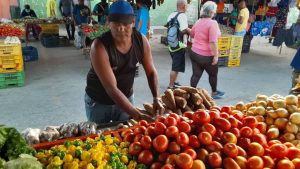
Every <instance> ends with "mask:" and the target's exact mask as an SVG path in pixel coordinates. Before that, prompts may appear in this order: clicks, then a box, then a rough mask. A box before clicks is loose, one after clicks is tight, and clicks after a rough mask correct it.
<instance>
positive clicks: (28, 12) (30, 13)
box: [20, 4, 41, 40]
mask: <svg viewBox="0 0 300 169" xmlns="http://www.w3.org/2000/svg"><path fill="white" fill-rule="evenodd" d="M20 17H21V18H25V19H26V18H28V19H29V18H37V16H36V14H35V12H34V10H32V9H30V6H29V5H28V4H26V5H24V10H23V11H22V13H21V16H20ZM30 30H32V34H33V36H34V38H35V39H36V40H38V39H39V34H40V30H41V29H40V27H39V26H38V25H37V24H26V28H25V31H26V40H29V33H30Z"/></svg>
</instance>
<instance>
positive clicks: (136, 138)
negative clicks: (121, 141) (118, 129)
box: [133, 134, 143, 142]
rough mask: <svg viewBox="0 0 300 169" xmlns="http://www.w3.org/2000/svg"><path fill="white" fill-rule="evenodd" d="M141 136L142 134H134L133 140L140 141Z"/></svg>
mask: <svg viewBox="0 0 300 169" xmlns="http://www.w3.org/2000/svg"><path fill="white" fill-rule="evenodd" d="M142 137H143V135H142V134H137V135H135V137H134V139H133V142H140V141H141V138H142Z"/></svg>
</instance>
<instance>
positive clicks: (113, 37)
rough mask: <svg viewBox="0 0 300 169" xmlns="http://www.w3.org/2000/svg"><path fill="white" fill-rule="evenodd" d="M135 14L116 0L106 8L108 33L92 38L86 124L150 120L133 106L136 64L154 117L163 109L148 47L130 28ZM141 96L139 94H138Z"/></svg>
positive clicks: (128, 5)
mask: <svg viewBox="0 0 300 169" xmlns="http://www.w3.org/2000/svg"><path fill="white" fill-rule="evenodd" d="M134 17H135V16H134V11H133V9H132V7H131V5H130V4H129V3H128V2H127V1H123V0H118V1H116V2H114V3H113V4H112V5H111V6H110V8H109V15H108V25H109V28H110V31H108V32H106V33H104V34H103V35H102V36H101V37H99V38H97V39H95V40H94V41H93V44H92V46H91V54H90V59H91V65H92V67H91V69H90V71H89V73H88V75H87V86H86V90H85V91H86V94H85V108H86V115H87V118H88V120H89V121H93V122H96V123H98V124H101V123H109V122H111V121H124V120H128V119H129V118H134V119H136V120H141V119H145V120H148V121H153V119H152V117H151V116H149V115H146V114H144V113H142V112H140V111H139V110H138V109H136V108H135V107H134V106H133V103H132V102H133V82H134V75H135V70H136V64H137V63H138V62H140V63H141V64H142V65H143V67H144V70H145V73H146V76H147V79H148V84H149V87H150V90H151V92H152V96H153V109H154V112H153V114H155V115H158V114H162V113H163V111H164V109H163V106H162V103H161V101H160V99H159V84H158V76H157V71H156V69H155V67H154V64H153V59H152V54H151V49H150V44H149V42H148V40H147V39H146V38H145V36H142V34H141V33H139V32H138V31H136V30H135V29H133V26H134ZM141 94H142V93H141Z"/></svg>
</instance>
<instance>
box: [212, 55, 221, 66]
mask: <svg viewBox="0 0 300 169" xmlns="http://www.w3.org/2000/svg"><path fill="white" fill-rule="evenodd" d="M218 60H219V57H218V56H214V58H213V61H212V63H211V65H216V64H218Z"/></svg>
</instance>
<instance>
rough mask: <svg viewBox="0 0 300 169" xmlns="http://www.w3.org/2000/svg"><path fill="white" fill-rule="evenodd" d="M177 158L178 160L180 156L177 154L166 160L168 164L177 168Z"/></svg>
mask: <svg viewBox="0 0 300 169" xmlns="http://www.w3.org/2000/svg"><path fill="white" fill-rule="evenodd" d="M177 158H178V156H177V155H176V154H171V155H169V156H168V158H167V160H166V164H171V165H174V166H175V165H176V160H177Z"/></svg>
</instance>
